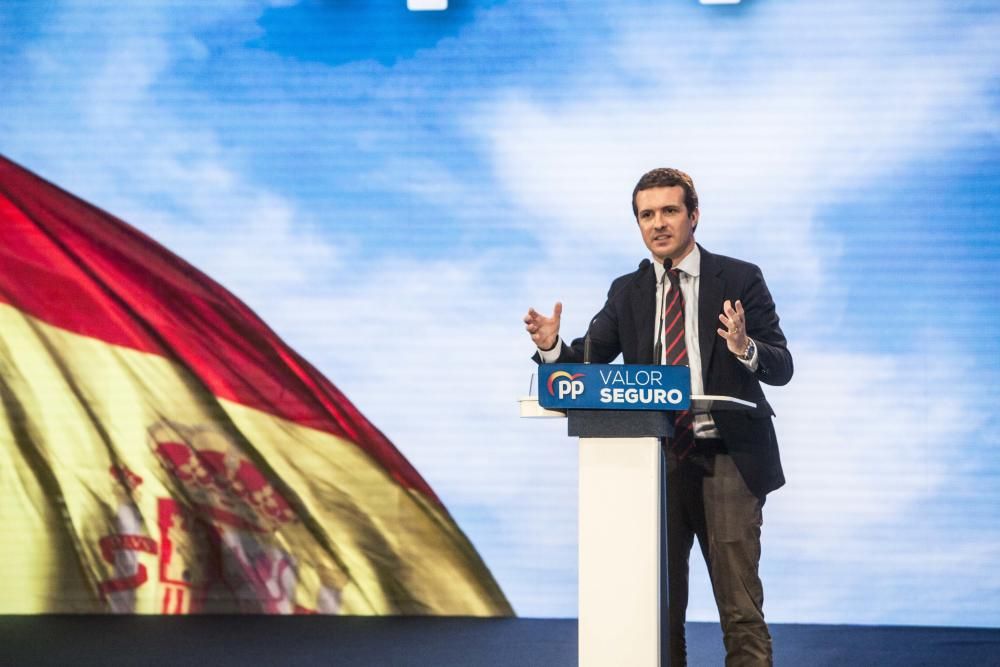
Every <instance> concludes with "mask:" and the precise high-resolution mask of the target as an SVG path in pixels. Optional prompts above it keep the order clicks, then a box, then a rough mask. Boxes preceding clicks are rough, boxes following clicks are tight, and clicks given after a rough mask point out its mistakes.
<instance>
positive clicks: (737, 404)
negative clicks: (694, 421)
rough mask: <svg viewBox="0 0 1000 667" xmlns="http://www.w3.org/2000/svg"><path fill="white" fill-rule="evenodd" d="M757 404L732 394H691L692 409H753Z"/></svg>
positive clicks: (706, 410)
mask: <svg viewBox="0 0 1000 667" xmlns="http://www.w3.org/2000/svg"><path fill="white" fill-rule="evenodd" d="M756 407H757V404H756V403H754V402H753V401H744V400H743V399H742V398H733V397H732V396H714V395H711V394H691V409H692V410H699V411H705V412H708V411H710V410H753V409H754V408H756Z"/></svg>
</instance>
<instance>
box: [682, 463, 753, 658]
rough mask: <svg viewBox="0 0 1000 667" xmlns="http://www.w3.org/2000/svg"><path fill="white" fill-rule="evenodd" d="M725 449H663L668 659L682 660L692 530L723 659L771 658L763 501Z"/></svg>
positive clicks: (684, 643) (685, 652) (684, 653)
mask: <svg viewBox="0 0 1000 667" xmlns="http://www.w3.org/2000/svg"><path fill="white" fill-rule="evenodd" d="M762 505H763V503H762V502H761V500H760V499H759V498H757V497H756V496H754V495H753V494H752V493H751V492H750V490H749V489H747V487H746V484H745V483H744V481H743V477H742V475H740V473H739V470H737V468H736V465H735V464H734V463H733V460H732V459H731V458H730V457H729V456H728V455H726V454H722V453H720V454H712V453H704V452H702V453H698V452H697V450H696V451H695V452H692V453H691V454H689V455H688V456H686V457H685V458H684V459H682V460H680V461H678V460H677V458H676V457H675V456H674V455H673V454H668V455H667V535H668V540H669V549H668V564H669V565H668V566H669V570H670V594H669V600H670V666H671V667H682V666H683V665H686V664H687V649H686V642H685V638H684V622H685V618H686V616H685V614H686V611H687V603H688V557H689V555H690V553H691V546H692V544H693V542H694V537H695V536H697V537H698V543H699V545H700V546H701V553H702V556H704V558H705V563H706V565H707V566H708V572H709V576H710V577H711V579H712V589H713V592H714V593H715V603H716V605H717V606H718V608H719V620H720V621H721V623H722V633H723V641H724V642H725V646H726V665H727V667H735V666H737V665H740V666H742V665H755V666H756V665H771V664H772V656H771V634H770V633H769V632H768V629H767V624H766V623H765V622H764V611H763V604H764V589H763V586H762V585H761V582H760V576H759V574H758V571H757V567H758V564H759V562H760V527H761V523H762V515H761V507H762Z"/></svg>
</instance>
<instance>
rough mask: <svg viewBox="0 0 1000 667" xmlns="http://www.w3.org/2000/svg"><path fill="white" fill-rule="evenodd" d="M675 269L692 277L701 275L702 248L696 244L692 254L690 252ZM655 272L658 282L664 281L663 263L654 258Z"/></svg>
mask: <svg viewBox="0 0 1000 667" xmlns="http://www.w3.org/2000/svg"><path fill="white" fill-rule="evenodd" d="M674 268H675V269H680V270H681V271H682V272H684V273H686V274H688V275H689V276H692V277H695V276H699V275H701V248H699V247H698V244H697V243H695V244H694V248H692V249H691V252H689V253H688V254H687V256H686V257H685V258H684V259H682V260H681V261H680V263H679V264H678V265H677V266H675V267H674ZM653 270H654V271H655V272H656V281H657V282H659V281H660V280H662V279H663V263H662V262H661V261H660V260H658V259H657V258H656V257H654V258H653Z"/></svg>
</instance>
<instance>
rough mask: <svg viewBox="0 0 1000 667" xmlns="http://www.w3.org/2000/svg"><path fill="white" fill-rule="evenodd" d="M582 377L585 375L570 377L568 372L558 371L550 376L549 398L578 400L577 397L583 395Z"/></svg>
mask: <svg viewBox="0 0 1000 667" xmlns="http://www.w3.org/2000/svg"><path fill="white" fill-rule="evenodd" d="M582 377H583V373H574V374H573V375H570V374H569V373H567V372H566V371H556V372H555V373H553V374H552V375H550V376H549V381H548V388H549V396H556V397H557V398H559V399H563V398H566V397H567V396H569V398H570V400H576V397H577V396H579V395H580V394H582V393H583V382H582V381H581V380H580V378H582Z"/></svg>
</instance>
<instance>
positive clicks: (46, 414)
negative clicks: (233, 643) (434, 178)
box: [0, 157, 513, 616]
mask: <svg viewBox="0 0 1000 667" xmlns="http://www.w3.org/2000/svg"><path fill="white" fill-rule="evenodd" d="M67 612H69V613H73V612H80V613H101V612H115V613H139V614H191V613H267V614H294V613H328V614H362V615H383V614H397V615H403V614H421V615H424V614H427V615H432V614H441V615H470V616H505V615H511V614H512V613H513V611H512V609H511V606H510V604H509V603H508V602H507V600H506V598H505V597H504V594H503V592H502V591H501V590H500V587H499V586H498V585H497V583H496V581H495V580H494V578H493V576H492V575H491V574H490V572H489V570H488V569H487V567H486V565H485V564H484V563H483V561H482V559H481V558H480V557H479V555H478V554H477V553H476V550H475V549H474V548H473V546H472V544H471V543H470V542H469V540H468V539H467V538H466V536H465V535H464V534H463V533H462V531H461V530H460V529H459V527H458V526H457V525H456V523H455V521H454V520H453V519H452V517H451V516H450V514H449V513H448V511H447V509H446V508H445V507H444V505H443V504H442V502H441V500H440V499H439V498H438V497H437V496H436V495H435V494H434V491H433V490H432V489H431V488H430V486H429V485H428V484H427V482H425V481H424V479H423V478H422V477H421V476H420V474H419V473H418V472H417V471H416V470H415V469H414V468H413V466H411V465H410V464H409V462H407V460H406V459H405V458H404V457H403V456H402V455H401V454H400V452H399V451H398V450H397V449H396V448H395V447H394V446H393V445H392V443H391V442H389V440H388V439H387V438H386V437H385V436H384V435H383V434H382V433H381V432H380V431H379V430H378V429H377V428H376V427H375V426H373V425H372V424H371V423H370V422H369V421H368V420H367V419H366V418H365V417H364V415H362V414H361V413H360V412H359V411H358V410H357V409H356V408H355V407H354V406H353V405H352V404H351V402H350V401H349V400H348V399H347V398H346V397H345V396H344V395H343V394H341V393H340V391H338V390H337V388H336V387H335V386H334V385H333V384H332V383H331V382H330V381H329V380H327V379H326V378H325V377H324V376H323V375H322V374H321V373H320V372H319V371H317V370H316V369H315V368H313V366H311V365H310V364H309V363H308V362H307V361H306V360H305V359H303V358H302V357H301V356H299V355H298V354H297V353H296V352H295V351H294V350H292V349H291V348H290V347H289V346H288V345H286V344H285V343H284V342H282V341H281V339H279V338H278V336H277V335H275V333H274V332H272V331H271V330H270V329H269V328H268V327H267V325H266V324H264V322H263V321H262V320H261V319H260V318H258V317H257V316H256V315H255V314H254V313H253V312H252V311H251V310H250V309H249V308H248V307H247V306H246V305H244V304H243V303H242V302H241V301H240V300H239V299H237V298H236V297H235V296H233V295H232V294H230V293H229V292H228V291H226V290H225V289H224V288H222V287H221V286H220V285H219V284H217V283H216V282H214V281H213V280H212V279H210V278H209V277H207V276H206V275H204V274H203V273H201V272H200V271H198V270H197V269H195V268H194V267H192V266H191V265H189V264H187V263H186V262H184V261H183V260H182V259H180V258H179V257H177V256H176V255H173V254H172V253H170V252H169V251H168V250H166V249H165V248H163V247H162V246H160V245H159V244H157V243H156V242H155V241H153V240H152V239H150V238H149V237H147V236H145V235H144V234H142V233H140V232H139V231H137V230H136V229H134V228H133V227H131V226H129V225H128V224H126V223H124V222H123V221H121V220H118V219H116V218H115V217H113V216H111V215H109V214H107V213H105V212H103V211H101V210H99V209H97V208H96V207H94V206H92V205H90V204H88V203H87V202H84V201H82V200H80V199H78V198H77V197H74V196H73V195H71V194H69V193H67V192H65V191H64V190H62V189H60V188H58V187H57V186H55V185H53V184H51V183H49V182H47V181H45V180H43V179H41V178H39V177H38V176H36V175H34V174H32V173H30V172H29V171H27V170H25V169H24V168H22V167H20V166H18V165H17V164H14V163H13V162H11V161H9V160H7V159H5V158H3V157H0V614H33V613H67Z"/></svg>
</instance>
